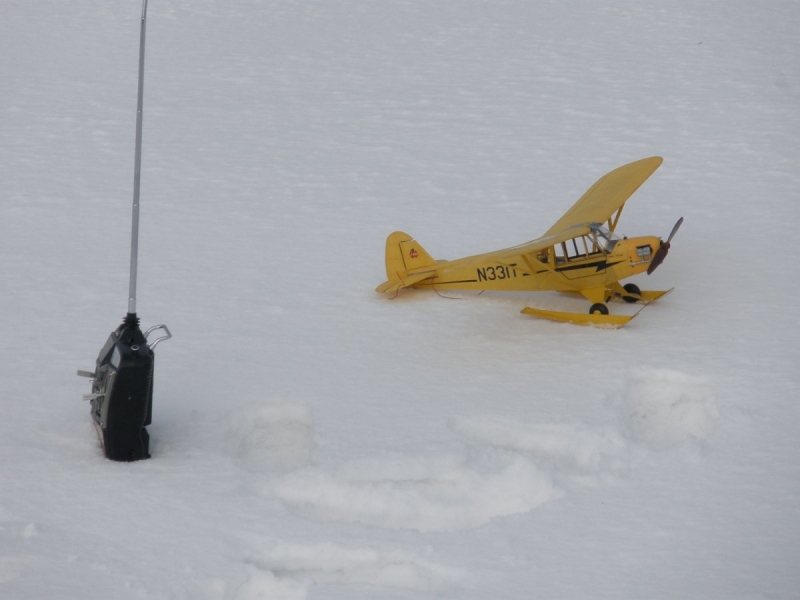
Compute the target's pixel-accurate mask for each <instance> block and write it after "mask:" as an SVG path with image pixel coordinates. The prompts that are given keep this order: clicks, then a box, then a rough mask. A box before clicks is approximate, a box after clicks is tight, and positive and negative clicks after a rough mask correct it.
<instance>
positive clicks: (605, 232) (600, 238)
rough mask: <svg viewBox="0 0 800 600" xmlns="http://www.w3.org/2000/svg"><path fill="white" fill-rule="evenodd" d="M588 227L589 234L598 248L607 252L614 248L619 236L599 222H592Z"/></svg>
mask: <svg viewBox="0 0 800 600" xmlns="http://www.w3.org/2000/svg"><path fill="white" fill-rule="evenodd" d="M589 228H590V229H591V230H592V232H591V233H590V234H589V235H590V237H591V238H592V240H593V241H594V243H595V244H597V247H598V248H600V249H601V250H602V251H603V252H605V253H606V254H608V253H609V252H611V250H613V249H614V245H615V244H616V243H617V241H619V239H620V238H619V237H617V236H616V235H615V234H614V233H612V232H611V231H610V230H609V229H608V228H607V227H603V226H602V225H600V224H599V223H592V224H591V225H589Z"/></svg>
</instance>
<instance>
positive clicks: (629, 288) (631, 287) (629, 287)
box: [622, 283, 642, 304]
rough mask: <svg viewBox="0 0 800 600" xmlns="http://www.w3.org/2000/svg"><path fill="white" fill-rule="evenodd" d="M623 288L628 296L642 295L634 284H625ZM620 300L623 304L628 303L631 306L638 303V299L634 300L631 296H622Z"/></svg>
mask: <svg viewBox="0 0 800 600" xmlns="http://www.w3.org/2000/svg"><path fill="white" fill-rule="evenodd" d="M623 288H624V289H625V291H626V292H628V293H629V294H637V295H638V296H641V295H642V290H640V289H639V286H638V285H636V284H635V283H626V284H625V285H624V286H623ZM622 299H623V300H625V302H630V303H631V304H633V303H634V302H638V301H639V298H634V297H633V296H623V297H622Z"/></svg>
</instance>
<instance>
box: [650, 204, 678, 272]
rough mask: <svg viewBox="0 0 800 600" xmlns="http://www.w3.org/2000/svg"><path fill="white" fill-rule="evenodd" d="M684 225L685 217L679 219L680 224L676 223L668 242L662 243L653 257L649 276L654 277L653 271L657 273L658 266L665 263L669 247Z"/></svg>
mask: <svg viewBox="0 0 800 600" xmlns="http://www.w3.org/2000/svg"><path fill="white" fill-rule="evenodd" d="M682 223H683V217H681V218H680V219H678V222H677V223H675V227H673V228H672V231H671V232H670V234H669V237H668V238H667V241H666V242H661V246H659V247H658V250H656V253H655V254H654V255H653V260H651V261H650V265H649V266H648V267H647V274H648V275H652V274H653V271H655V270H656V269H657V268H658V266H659V265H660V264H661V263H662V262H664V259H665V258H667V254H669V247H670V242H671V241H672V238H673V237H674V236H675V234H676V233H677V231H678V229H679V228H680V226H681V224H682Z"/></svg>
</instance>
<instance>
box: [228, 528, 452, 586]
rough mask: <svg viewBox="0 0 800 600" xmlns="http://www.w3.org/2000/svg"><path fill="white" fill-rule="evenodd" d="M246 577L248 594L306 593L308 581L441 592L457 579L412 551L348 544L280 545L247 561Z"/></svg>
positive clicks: (448, 569) (442, 567) (450, 572)
mask: <svg viewBox="0 0 800 600" xmlns="http://www.w3.org/2000/svg"><path fill="white" fill-rule="evenodd" d="M248 567H249V568H248V576H249V579H248V581H247V582H246V583H245V585H243V586H242V587H241V588H240V589H239V593H238V595H237V596H236V598H237V599H238V600H244V599H246V598H286V599H287V600H289V599H295V598H305V597H306V593H307V590H308V586H309V584H312V583H346V584H367V585H374V586H379V587H395V588H402V589H407V590H413V591H417V592H434V593H435V592H441V591H443V590H446V589H448V588H451V587H452V586H453V585H455V584H456V583H457V581H458V580H459V579H460V578H461V576H462V574H461V572H460V571H459V570H458V569H453V568H449V567H444V566H442V565H439V564H436V563H434V562H431V561H429V560H426V559H424V558H422V557H419V556H417V555H415V554H413V553H409V552H403V551H395V550H391V551H381V550H377V549H374V548H350V547H347V546H343V545H341V544H335V543H331V542H323V543H318V544H278V545H277V546H275V547H274V548H271V549H270V550H268V551H265V552H262V553H259V554H257V555H255V556H253V557H251V558H250V559H249V560H248Z"/></svg>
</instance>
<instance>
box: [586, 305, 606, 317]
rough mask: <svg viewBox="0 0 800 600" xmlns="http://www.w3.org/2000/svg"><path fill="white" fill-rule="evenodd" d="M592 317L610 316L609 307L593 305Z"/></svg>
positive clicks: (590, 312) (591, 308) (591, 309)
mask: <svg viewBox="0 0 800 600" xmlns="http://www.w3.org/2000/svg"><path fill="white" fill-rule="evenodd" d="M589 314H590V315H607V314H608V307H607V306H606V305H605V304H600V303H599V302H598V303H597V304H592V306H591V307H590V308H589Z"/></svg>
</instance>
